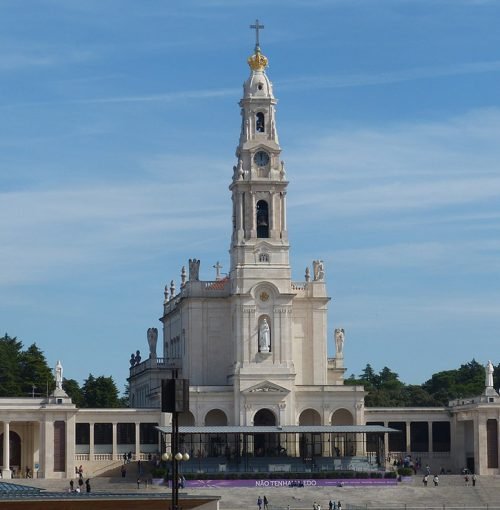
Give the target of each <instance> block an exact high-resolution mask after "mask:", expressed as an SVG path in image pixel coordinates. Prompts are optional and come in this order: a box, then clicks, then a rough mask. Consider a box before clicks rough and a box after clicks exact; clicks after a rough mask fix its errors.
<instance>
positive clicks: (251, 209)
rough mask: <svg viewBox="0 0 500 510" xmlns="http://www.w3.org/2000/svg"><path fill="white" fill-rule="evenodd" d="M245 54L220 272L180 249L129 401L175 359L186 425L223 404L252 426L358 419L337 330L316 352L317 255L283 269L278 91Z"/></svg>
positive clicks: (146, 399) (322, 324) (151, 390)
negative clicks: (225, 253)
mask: <svg viewBox="0 0 500 510" xmlns="http://www.w3.org/2000/svg"><path fill="white" fill-rule="evenodd" d="M249 64H250V68H251V73H250V76H249V78H248V79H247V80H246V82H245V84H244V87H243V99H242V100H241V101H240V107H241V117H242V123H241V132H240V138H239V144H238V147H237V149H236V156H237V164H236V165H235V166H234V168H233V176H232V181H231V184H230V186H229V189H230V191H231V198H232V204H233V212H232V214H233V222H232V225H233V230H232V234H231V243H230V271H229V274H228V276H227V277H219V278H217V279H216V280H215V281H200V280H199V278H198V275H199V264H200V261H199V260H190V262H189V273H188V275H187V278H186V275H185V269H184V270H183V276H182V278H181V284H180V290H179V292H178V293H175V290H174V286H173V284H172V287H171V289H172V290H171V292H169V289H166V292H165V302H164V305H163V317H162V319H161V321H162V323H163V335H161V336H162V342H161V344H160V345H161V347H162V349H163V358H156V357H155V351H156V347H154V348H153V349H152V350H151V352H150V357H149V360H148V362H147V363H146V364H144V363H143V364H142V366H137V367H133V368H132V369H131V377H130V395H131V403H132V405H134V406H140V407H157V406H158V405H159V396H160V395H159V389H160V379H161V378H165V377H167V373H166V372H165V370H164V369H162V367H165V364H167V363H169V362H175V363H176V364H178V366H179V367H180V376H181V377H183V378H187V379H189V381H190V385H191V387H192V391H191V395H190V397H191V401H192V406H191V408H192V424H193V425H194V424H203V423H205V416H206V415H207V413H209V412H210V411H211V410H218V411H222V412H223V413H224V415H225V419H224V418H223V419H222V422H223V423H221V424H224V425H227V424H231V425H253V424H255V425H256V424H257V423H259V422H257V423H255V421H256V420H255V418H256V413H258V411H260V410H267V411H268V412H267V413H265V415H266V416H267V419H266V422H267V423H268V424H281V425H295V424H297V423H302V424H308V425H309V424H310V425H313V424H332V423H335V424H343V425H352V424H355V423H363V421H364V415H363V413H364V407H363V397H364V392H363V388H361V387H352V386H344V385H343V375H344V368H343V332H340V331H339V332H338V336H339V337H340V338H339V341H338V342H337V343H336V345H337V347H338V348H337V353H336V357H335V358H333V359H328V357H327V306H328V302H329V298H328V297H327V294H326V285H325V275H324V269H323V263H322V262H321V261H314V262H313V270H312V271H311V270H310V269H309V268H308V269H307V270H306V276H305V280H304V281H301V282H294V281H292V279H291V268H290V259H289V250H290V245H289V241H288V229H287V206H286V193H287V186H288V180H287V174H286V171H285V164H284V162H283V161H282V160H281V147H280V145H279V140H278V132H277V119H276V110H275V107H276V102H277V101H276V99H275V97H274V94H273V87H272V84H271V82H270V80H269V78H268V76H267V75H266V73H265V67H266V64H267V59H266V57H264V55H262V53H261V52H260V49H259V48H257V49H256V52H255V54H254V55H253V56H252V57H250V58H249ZM228 319H229V320H228ZM152 342H154V339H151V342H150V343H152ZM306 411H307V412H306ZM313 411H314V412H313ZM304 412H306V414H304ZM257 420H258V417H257ZM273 421H274V423H271V422H273Z"/></svg>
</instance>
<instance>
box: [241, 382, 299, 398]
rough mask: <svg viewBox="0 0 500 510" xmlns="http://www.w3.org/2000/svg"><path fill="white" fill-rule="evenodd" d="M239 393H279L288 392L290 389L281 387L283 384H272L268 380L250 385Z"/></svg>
mask: <svg viewBox="0 0 500 510" xmlns="http://www.w3.org/2000/svg"><path fill="white" fill-rule="evenodd" d="M241 393H245V394H259V393H281V394H283V395H284V394H287V393H290V390H287V389H286V388H283V386H279V385H278V384H274V383H272V382H269V381H263V382H261V383H259V384H256V385H255V386H250V388H247V389H246V390H243V391H242V392H241Z"/></svg>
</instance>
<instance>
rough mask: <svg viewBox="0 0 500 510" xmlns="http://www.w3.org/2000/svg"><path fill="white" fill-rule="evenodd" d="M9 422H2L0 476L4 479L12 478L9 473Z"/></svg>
mask: <svg viewBox="0 0 500 510" xmlns="http://www.w3.org/2000/svg"><path fill="white" fill-rule="evenodd" d="M9 438H10V422H8V421H4V422H3V469H2V476H3V477H4V478H12V473H11V471H10V441H9Z"/></svg>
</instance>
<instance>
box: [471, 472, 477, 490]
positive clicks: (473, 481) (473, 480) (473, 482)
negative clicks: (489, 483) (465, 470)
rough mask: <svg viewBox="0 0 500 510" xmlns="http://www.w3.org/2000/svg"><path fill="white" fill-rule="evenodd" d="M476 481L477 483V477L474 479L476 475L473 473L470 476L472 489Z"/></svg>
mask: <svg viewBox="0 0 500 510" xmlns="http://www.w3.org/2000/svg"><path fill="white" fill-rule="evenodd" d="M476 481H477V477H476V473H474V474H473V475H472V487H475V486H476Z"/></svg>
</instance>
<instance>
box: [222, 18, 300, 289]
mask: <svg viewBox="0 0 500 510" xmlns="http://www.w3.org/2000/svg"><path fill="white" fill-rule="evenodd" d="M252 28H255V30H256V44H255V51H254V53H253V55H251V56H250V57H249V58H248V65H249V66H250V76H249V77H248V79H247V80H246V81H245V83H244V84H243V99H241V101H240V103H239V104H240V107H241V132H240V139H239V143H238V147H237V148H236V157H237V164H236V165H235V166H234V167H233V170H234V173H233V179H232V183H231V185H230V186H229V189H230V190H231V192H232V201H233V229H232V238H231V250H230V253H231V269H230V275H231V280H232V283H233V291H234V292H236V293H244V292H247V291H248V290H249V289H250V288H251V287H252V286H253V285H255V283H257V281H262V280H263V279H266V280H270V281H272V282H273V283H274V284H275V285H276V286H277V287H278V288H279V289H280V291H281V292H289V291H290V264H289V253H288V252H289V244H288V233H287V226H286V188H287V185H288V182H287V180H286V174H285V164H284V162H283V161H281V159H280V155H281V147H280V145H279V140H278V132H277V129H276V103H277V101H276V99H275V97H274V95H273V86H272V83H271V82H270V80H269V78H268V77H267V75H266V71H265V70H266V67H267V65H268V59H267V58H266V57H265V56H264V55H263V54H262V52H261V49H260V44H259V29H260V28H263V26H262V25H259V23H258V21H257V22H256V24H255V25H252Z"/></svg>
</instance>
